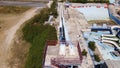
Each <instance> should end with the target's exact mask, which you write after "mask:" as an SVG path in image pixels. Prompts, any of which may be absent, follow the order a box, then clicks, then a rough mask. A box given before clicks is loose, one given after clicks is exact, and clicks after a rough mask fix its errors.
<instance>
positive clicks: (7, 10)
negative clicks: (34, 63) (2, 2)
mask: <svg viewBox="0 0 120 68" xmlns="http://www.w3.org/2000/svg"><path fill="white" fill-rule="evenodd" d="M28 9H30V7H21V6H18V7H16V6H0V13H23V12H25V11H26V10H28Z"/></svg>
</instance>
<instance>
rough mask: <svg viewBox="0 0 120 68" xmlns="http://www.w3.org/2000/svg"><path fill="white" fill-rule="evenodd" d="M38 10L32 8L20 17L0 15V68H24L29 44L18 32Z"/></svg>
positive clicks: (19, 15)
mask: <svg viewBox="0 0 120 68" xmlns="http://www.w3.org/2000/svg"><path fill="white" fill-rule="evenodd" d="M38 9H39V7H36V8H31V9H29V10H28V11H26V12H24V13H22V14H18V15H17V14H15V15H14V14H0V68H23V66H24V65H23V64H24V61H25V56H27V52H28V49H29V44H27V43H26V42H24V41H22V38H21V37H22V36H21V35H22V34H21V33H19V32H18V33H16V32H17V30H18V29H19V28H21V25H23V23H24V22H25V21H27V20H29V19H30V18H31V17H33V16H34V15H35V14H36V11H37V10H38ZM20 32H21V31H20Z"/></svg>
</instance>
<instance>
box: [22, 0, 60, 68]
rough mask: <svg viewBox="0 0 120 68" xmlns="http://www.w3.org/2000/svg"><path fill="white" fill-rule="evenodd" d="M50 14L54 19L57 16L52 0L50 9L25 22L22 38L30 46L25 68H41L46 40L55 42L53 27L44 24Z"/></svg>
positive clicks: (54, 3) (43, 10)
mask: <svg viewBox="0 0 120 68" xmlns="http://www.w3.org/2000/svg"><path fill="white" fill-rule="evenodd" d="M54 11H56V12H54ZM50 14H53V15H54V17H57V15H58V14H57V9H56V0H54V2H53V4H52V5H51V8H44V9H42V10H41V11H40V13H39V14H38V15H36V16H35V17H33V18H32V19H30V20H29V21H27V24H26V25H25V26H24V28H23V38H24V40H26V41H27V42H29V43H30V44H31V47H30V50H29V54H28V57H27V61H26V64H25V68H42V60H43V51H44V48H45V42H46V40H57V34H56V29H55V27H54V26H51V25H47V24H46V25H45V24H44V22H45V21H47V20H48V18H49V15H50Z"/></svg>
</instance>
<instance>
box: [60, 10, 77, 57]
mask: <svg viewBox="0 0 120 68" xmlns="http://www.w3.org/2000/svg"><path fill="white" fill-rule="evenodd" d="M62 19H63V25H64V30H65V39H66V41H67V42H68V43H69V51H70V52H69V53H70V55H75V52H74V45H73V44H72V42H71V40H70V37H69V34H68V29H67V26H66V24H65V19H64V16H63V12H62Z"/></svg>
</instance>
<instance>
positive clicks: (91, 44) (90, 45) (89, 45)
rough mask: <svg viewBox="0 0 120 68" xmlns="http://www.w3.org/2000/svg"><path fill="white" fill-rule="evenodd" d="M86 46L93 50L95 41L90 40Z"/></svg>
mask: <svg viewBox="0 0 120 68" xmlns="http://www.w3.org/2000/svg"><path fill="white" fill-rule="evenodd" d="M88 47H89V48H90V49H91V50H92V51H95V48H96V46H95V42H93V41H90V42H89V43H88Z"/></svg>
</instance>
